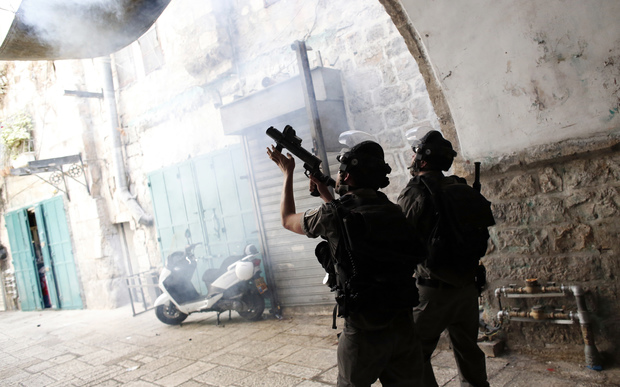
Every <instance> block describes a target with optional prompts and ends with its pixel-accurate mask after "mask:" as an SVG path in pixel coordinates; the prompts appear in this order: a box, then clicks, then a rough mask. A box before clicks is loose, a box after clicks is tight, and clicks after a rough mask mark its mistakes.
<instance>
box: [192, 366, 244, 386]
mask: <svg viewBox="0 0 620 387" xmlns="http://www.w3.org/2000/svg"><path fill="white" fill-rule="evenodd" d="M250 375H252V373H251V372H249V371H243V370H238V369H234V368H230V367H223V366H219V367H215V368H213V369H211V370H209V371H207V372H205V373H203V374H201V375H198V376H196V377H194V379H195V380H197V381H199V382H203V383H207V384H210V385H214V386H227V385H229V384H232V383H237V382H239V381H240V380H242V379H245V378H247V377H249V376H250Z"/></svg>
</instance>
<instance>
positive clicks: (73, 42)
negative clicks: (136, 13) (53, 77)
mask: <svg viewBox="0 0 620 387" xmlns="http://www.w3.org/2000/svg"><path fill="white" fill-rule="evenodd" d="M129 3H131V0H23V2H22V4H21V8H20V10H19V12H18V18H19V19H20V20H21V21H22V22H23V23H24V24H26V25H27V26H28V27H29V28H31V30H32V32H34V33H35V34H36V36H37V38H38V39H39V40H40V42H41V43H42V44H44V45H48V46H50V47H52V48H53V49H54V50H55V51H56V53H57V54H58V55H59V56H61V57H89V56H92V55H94V54H95V53H98V52H101V51H102V50H107V49H108V48H111V47H117V46H118V45H119V44H120V43H121V42H124V41H126V40H127V38H126V37H125V36H123V33H124V29H125V28H126V27H127V25H126V24H127V21H128V20H126V18H127V12H126V11H127V6H128V4H129ZM127 43H130V42H127ZM119 48H120V47H119ZM91 54H92V55H91Z"/></svg>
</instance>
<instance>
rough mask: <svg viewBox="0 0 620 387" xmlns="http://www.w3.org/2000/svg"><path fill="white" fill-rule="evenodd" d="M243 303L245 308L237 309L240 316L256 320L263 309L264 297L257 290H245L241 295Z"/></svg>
mask: <svg viewBox="0 0 620 387" xmlns="http://www.w3.org/2000/svg"><path fill="white" fill-rule="evenodd" d="M241 299H242V301H243V303H244V304H245V305H246V306H247V309H246V310H238V311H237V313H239V315H240V316H241V317H243V318H244V319H246V320H249V321H258V320H259V319H260V318H261V316H262V315H263V311H264V310H265V299H264V298H263V296H261V295H260V294H259V293H258V292H257V291H249V292H246V293H245V294H244V295H243V296H242V298H241Z"/></svg>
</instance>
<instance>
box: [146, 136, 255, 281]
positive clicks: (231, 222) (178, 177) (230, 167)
mask: <svg viewBox="0 0 620 387" xmlns="http://www.w3.org/2000/svg"><path fill="white" fill-rule="evenodd" d="M148 177H149V187H150V190H151V197H152V199H153V206H154V213H155V222H156V225H157V232H158V238H159V244H160V251H161V252H162V261H163V262H164V263H165V258H166V257H167V256H168V255H169V254H170V253H171V252H173V251H175V250H179V249H182V248H183V246H184V244H185V243H187V241H185V239H184V238H183V237H182V236H183V234H184V232H185V230H186V229H189V230H190V231H191V235H192V242H194V243H196V242H202V243H203V245H202V246H200V247H199V248H197V249H196V250H195V254H196V256H197V257H198V258H202V259H199V261H198V267H197V270H196V276H195V280H194V281H193V282H194V285H196V286H197V287H198V288H200V289H201V291H202V292H204V291H205V290H206V289H204V286H203V284H202V281H200V280H199V277H198V274H199V273H200V274H202V273H203V272H204V270H205V269H207V268H214V267H219V265H220V263H221V262H222V261H223V260H224V259H225V258H227V257H228V256H230V255H242V254H243V248H244V247H245V245H246V244H247V243H254V244H255V245H256V246H257V247H260V246H259V238H258V232H257V227H256V221H255V217H254V211H253V206H252V197H251V190H250V183H249V181H248V179H247V171H246V167H245V161H244V156H243V151H242V148H241V146H233V147H229V148H227V149H224V150H220V151H217V152H213V153H210V154H208V155H205V156H200V157H197V158H194V159H191V160H188V161H186V162H184V163H182V164H179V165H175V166H172V167H168V168H165V169H162V170H159V171H156V172H153V173H151V174H149V176H148ZM179 242H181V243H179Z"/></svg>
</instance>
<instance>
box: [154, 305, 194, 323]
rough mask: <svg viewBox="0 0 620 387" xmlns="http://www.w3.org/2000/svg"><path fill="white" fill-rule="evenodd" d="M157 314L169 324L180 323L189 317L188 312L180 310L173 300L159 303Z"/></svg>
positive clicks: (156, 309) (162, 320)
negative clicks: (162, 303)
mask: <svg viewBox="0 0 620 387" xmlns="http://www.w3.org/2000/svg"><path fill="white" fill-rule="evenodd" d="M155 315H156V316H157V318H158V319H159V321H161V322H163V323H164V324H168V325H179V324H180V323H182V322H183V321H185V319H186V318H187V314H185V313H183V312H181V311H180V310H178V309H177V307H176V306H175V305H174V304H173V303H172V302H168V303H166V304H164V305H158V306H157V308H155Z"/></svg>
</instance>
